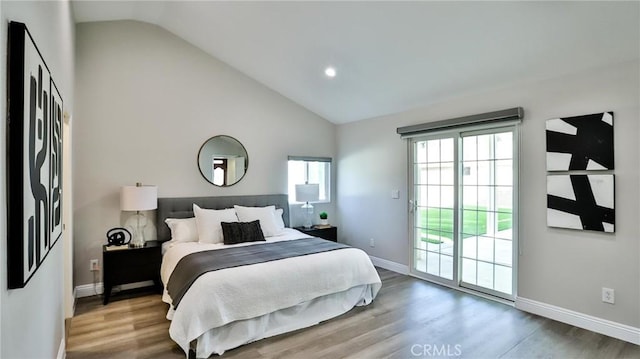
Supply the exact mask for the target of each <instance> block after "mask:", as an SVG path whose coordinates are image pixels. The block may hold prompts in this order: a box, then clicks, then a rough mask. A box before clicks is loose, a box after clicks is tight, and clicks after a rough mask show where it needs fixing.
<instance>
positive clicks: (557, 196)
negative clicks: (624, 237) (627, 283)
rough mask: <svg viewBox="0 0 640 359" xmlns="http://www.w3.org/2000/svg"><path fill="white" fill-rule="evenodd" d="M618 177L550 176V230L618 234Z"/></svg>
mask: <svg viewBox="0 0 640 359" xmlns="http://www.w3.org/2000/svg"><path fill="white" fill-rule="evenodd" d="M614 194H615V187H614V175H612V174H601V175H549V176H547V225H548V226H549V227H557V228H569V229H579V230H590V231H599V232H614V231H615V223H616V221H615V219H616V218H615V205H614V198H615V196H614Z"/></svg>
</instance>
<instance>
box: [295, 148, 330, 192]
mask: <svg viewBox="0 0 640 359" xmlns="http://www.w3.org/2000/svg"><path fill="white" fill-rule="evenodd" d="M305 183H317V184H319V185H320V200H319V201H318V202H331V185H330V184H331V158H326V157H300V156H289V186H288V189H289V203H299V202H297V201H296V198H295V193H296V185H297V184H305Z"/></svg>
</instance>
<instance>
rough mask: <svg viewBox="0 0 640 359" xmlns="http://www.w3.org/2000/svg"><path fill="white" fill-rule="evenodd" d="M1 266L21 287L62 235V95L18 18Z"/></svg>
mask: <svg viewBox="0 0 640 359" xmlns="http://www.w3.org/2000/svg"><path fill="white" fill-rule="evenodd" d="M8 35H9V36H8V37H9V41H8V51H7V59H8V74H7V75H8V76H7V89H8V111H7V113H8V115H7V209H8V210H7V268H8V287H9V289H14V288H22V287H24V286H25V285H26V284H27V282H28V281H29V279H31V278H32V277H33V275H34V274H35V273H36V271H37V269H38V268H39V267H40V265H41V264H42V262H43V261H44V260H45V258H46V257H47V254H49V252H50V250H51V248H52V247H53V245H54V244H55V243H56V241H57V239H58V238H59V237H60V236H61V235H62V218H61V216H62V212H61V203H62V191H61V183H62V182H61V179H62V177H61V169H62V162H61V161H62V157H61V152H62V116H63V115H62V114H63V106H62V103H63V102H62V97H61V96H60V93H59V92H58V89H57V88H56V87H55V84H54V83H53V79H52V77H51V74H50V72H49V69H48V68H47V65H46V63H45V61H44V59H43V58H42V55H41V54H40V52H39V50H38V48H37V46H36V44H35V42H34V40H33V38H32V37H31V34H29V31H28V30H27V28H26V26H25V25H24V24H23V23H19V22H11V23H10V24H9V32H8Z"/></svg>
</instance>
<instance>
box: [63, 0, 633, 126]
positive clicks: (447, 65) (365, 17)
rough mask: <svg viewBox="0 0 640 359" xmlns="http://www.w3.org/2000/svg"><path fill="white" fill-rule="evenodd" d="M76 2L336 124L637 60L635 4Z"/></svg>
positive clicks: (94, 17)
mask: <svg viewBox="0 0 640 359" xmlns="http://www.w3.org/2000/svg"><path fill="white" fill-rule="evenodd" d="M72 6H73V10H74V14H75V18H76V21H77V22H88V21H105V20H125V19H129V20H138V21H144V22H148V23H152V24H156V25H158V26H160V27H162V28H164V29H166V30H168V31H170V32H172V33H174V34H175V35H177V36H179V37H181V38H183V39H184V40H186V41H188V42H190V43H191V44H193V45H195V46H197V47H199V48H201V49H202V50H204V51H205V52H207V53H209V54H211V55H212V56H215V57H216V58H218V59H220V60H222V61H224V62H226V63H227V64H229V65H231V66H233V67H234V68H236V69H238V70H239V71H241V72H243V73H245V74H246V75H248V76H250V77H252V78H254V79H255V80H257V81H259V82H261V83H262V84H264V85H266V86H268V87H270V88H272V89H273V90H275V91H277V92H279V93H280V94H282V95H284V96H286V97H288V98H290V99H291V100H293V101H295V102H297V103H298V104H300V105H302V106H304V107H306V108H307V109H309V110H311V111H313V112H315V113H317V114H319V115H320V116H322V117H324V118H326V119H327V120H329V121H332V122H334V123H346V122H351V121H357V120H362V119H367V118H373V117H377V116H382V115H386V114H390V113H396V112H401V111H405V110H408V109H411V108H415V107H419V106H425V105H429V104H431V103H435V102H438V101H442V100H443V99H446V98H451V97H455V96H460V95H463V94H467V93H473V92H478V91H483V90H486V89H488V88H493V87H501V86H510V85H514V84H519V83H526V82H529V81H537V80H541V79H545V78H553V77H558V76H562V75H564V74H569V73H573V72H577V71H582V70H586V69H589V68H596V67H600V66H608V65H611V64H615V63H620V62H625V61H631V60H638V59H639V58H640V5H639V3H638V2H607V1H605V2H539V1H538V2H522V1H514V2H453V1H448V2H418V1H415V2H398V1H386V2H384V1H383V2H322V1H319V2H264V1H261V2H210V1H209V2H205V1H74V2H73V5H72ZM328 66H332V67H334V68H335V69H336V72H337V75H336V76H335V77H334V78H329V77H327V76H326V75H325V74H324V70H325V68H326V67H328Z"/></svg>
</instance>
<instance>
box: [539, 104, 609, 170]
mask: <svg viewBox="0 0 640 359" xmlns="http://www.w3.org/2000/svg"><path fill="white" fill-rule="evenodd" d="M613 167H614V166H613V112H604V113H596V114H592V115H584V116H575V117H565V118H557V119H553V120H548V121H547V171H571V170H611V169H613Z"/></svg>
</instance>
